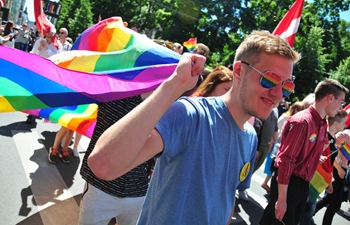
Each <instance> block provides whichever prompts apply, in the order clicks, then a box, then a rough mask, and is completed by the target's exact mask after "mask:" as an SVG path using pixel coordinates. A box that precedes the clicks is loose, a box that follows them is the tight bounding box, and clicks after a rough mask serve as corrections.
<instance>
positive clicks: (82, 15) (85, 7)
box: [68, 0, 93, 39]
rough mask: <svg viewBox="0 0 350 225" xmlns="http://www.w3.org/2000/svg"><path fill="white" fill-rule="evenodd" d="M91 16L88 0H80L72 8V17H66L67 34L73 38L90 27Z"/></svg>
mask: <svg viewBox="0 0 350 225" xmlns="http://www.w3.org/2000/svg"><path fill="white" fill-rule="evenodd" d="M92 17H93V14H92V12H91V3H90V0H80V6H79V7H78V8H77V9H76V10H74V17H73V18H69V19H68V29H69V33H70V35H69V36H70V37H72V38H73V39H75V38H76V37H77V36H78V35H79V34H80V33H81V32H83V31H84V30H86V29H87V28H88V27H90V26H91V25H92V24H93V23H92Z"/></svg>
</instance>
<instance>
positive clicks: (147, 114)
mask: <svg viewBox="0 0 350 225" xmlns="http://www.w3.org/2000/svg"><path fill="white" fill-rule="evenodd" d="M181 94H182V92H181V91H179V89H178V88H176V86H174V85H173V84H172V83H171V80H167V81H165V82H164V83H163V84H162V85H161V86H160V87H159V88H158V89H157V90H156V91H155V92H154V93H153V94H152V95H151V96H150V97H149V98H147V99H146V100H145V101H144V102H143V103H141V104H140V105H139V106H137V107H136V108H135V109H134V110H132V111H131V112H130V113H129V114H127V115H126V116H124V117H123V118H122V119H121V120H119V121H118V122H117V123H115V124H114V125H113V126H111V127H110V128H109V129H107V130H106V131H105V132H104V133H103V134H102V135H101V137H100V138H99V140H98V142H97V143H96V146H95V149H94V151H93V152H92V154H91V155H90V157H89V161H88V162H89V166H90V167H91V169H92V171H93V172H94V173H95V174H96V175H97V176H99V177H101V178H103V179H108V180H109V179H114V178H116V177H119V176H121V175H123V174H124V173H126V172H128V171H129V170H131V169H132V168H134V167H135V166H137V165H139V164H140V163H142V162H144V161H146V160H147V158H151V157H153V156H154V155H155V154H157V153H158V152H160V151H162V150H163V146H162V145H161V146H160V147H159V148H158V149H157V148H153V147H151V148H150V149H147V150H149V151H147V152H143V153H141V150H142V149H143V148H147V146H145V144H146V142H147V141H148V139H149V136H150V135H151V133H152V130H153V129H154V127H155V125H156V124H157V122H158V121H159V120H160V118H161V117H162V115H163V114H164V113H165V112H166V110H167V109H168V108H169V107H170V105H171V104H172V103H173V102H174V101H175V100H176V99H177V98H178V97H179V96H180V95H181ZM150 142H151V143H150V145H152V140H151V141H150ZM156 146H159V145H156ZM140 154H143V155H142V157H141V158H140V157H139V156H140ZM145 154H146V155H145ZM147 154H149V155H147ZM137 159H139V160H140V161H137ZM141 159H142V160H141ZM143 160H144V161H143Z"/></svg>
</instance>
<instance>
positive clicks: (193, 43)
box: [182, 38, 197, 52]
mask: <svg viewBox="0 0 350 225" xmlns="http://www.w3.org/2000/svg"><path fill="white" fill-rule="evenodd" d="M182 45H183V46H185V47H186V48H187V51H188V52H193V50H194V49H195V48H196V45H197V38H190V39H188V41H185V42H184V43H183V44H182Z"/></svg>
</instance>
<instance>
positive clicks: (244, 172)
mask: <svg viewBox="0 0 350 225" xmlns="http://www.w3.org/2000/svg"><path fill="white" fill-rule="evenodd" d="M249 170H250V162H247V163H246V164H244V166H243V167H242V169H241V173H240V174H239V181H244V179H245V178H246V177H247V176H248V174H249Z"/></svg>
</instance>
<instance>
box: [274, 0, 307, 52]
mask: <svg viewBox="0 0 350 225" xmlns="http://www.w3.org/2000/svg"><path fill="white" fill-rule="evenodd" d="M303 6H304V0H296V1H295V2H294V4H293V5H292V7H291V8H290V9H289V11H288V12H287V13H286V15H285V16H284V17H283V18H282V20H281V21H280V22H279V24H278V25H277V27H276V28H275V30H274V31H273V32H272V34H275V35H279V36H281V37H282V38H284V39H286V40H287V41H288V43H289V44H290V46H293V45H294V40H295V36H296V33H297V31H298V27H299V23H300V18H301V12H302V11H303Z"/></svg>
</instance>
